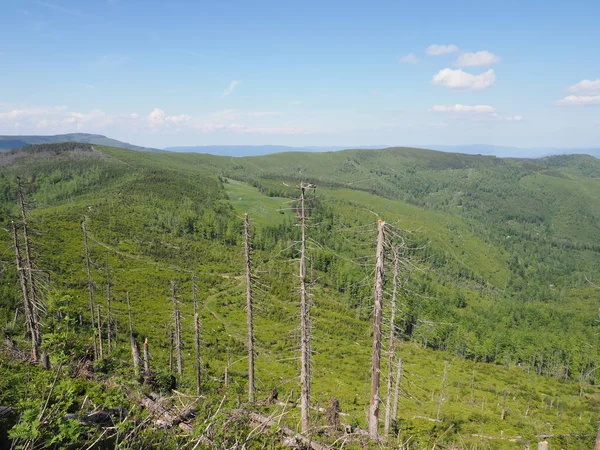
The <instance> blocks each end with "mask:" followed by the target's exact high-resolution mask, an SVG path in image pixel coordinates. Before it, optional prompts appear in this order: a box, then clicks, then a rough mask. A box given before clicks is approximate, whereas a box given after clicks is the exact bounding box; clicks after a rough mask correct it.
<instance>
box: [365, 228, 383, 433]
mask: <svg viewBox="0 0 600 450" xmlns="http://www.w3.org/2000/svg"><path fill="white" fill-rule="evenodd" d="M384 242H385V222H384V221H383V220H381V219H379V221H378V222H377V250H376V254H375V289H374V297H375V311H374V313H373V352H372V362H371V399H370V405H369V415H368V419H369V436H370V437H371V438H372V439H379V376H380V368H381V322H382V317H383V278H384V274H385V269H384V264H383V262H384V256H385V255H384Z"/></svg>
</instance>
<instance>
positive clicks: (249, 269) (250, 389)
mask: <svg viewBox="0 0 600 450" xmlns="http://www.w3.org/2000/svg"><path fill="white" fill-rule="evenodd" d="M244 249H245V254H246V322H247V325H248V400H249V401H250V403H254V325H253V323H252V320H253V318H252V259H251V256H250V251H251V243H250V221H249V220H248V213H245V214H244Z"/></svg>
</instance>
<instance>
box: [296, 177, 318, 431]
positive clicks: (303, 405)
mask: <svg viewBox="0 0 600 450" xmlns="http://www.w3.org/2000/svg"><path fill="white" fill-rule="evenodd" d="M315 188H316V186H315V185H314V184H305V183H301V184H300V186H299V187H298V189H300V211H299V220H300V229H301V235H302V238H301V241H300V270H299V272H300V273H299V275H300V416H301V427H302V433H306V432H308V428H309V422H310V420H309V411H310V353H309V345H310V310H309V304H308V303H309V299H308V296H307V290H306V191H307V190H310V189H315Z"/></svg>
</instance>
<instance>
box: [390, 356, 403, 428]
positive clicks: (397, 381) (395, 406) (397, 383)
mask: <svg viewBox="0 0 600 450" xmlns="http://www.w3.org/2000/svg"><path fill="white" fill-rule="evenodd" d="M400 380H402V358H398V364H397V366H396V379H395V385H394V404H393V405H392V422H394V421H396V420H398V400H399V398H400Z"/></svg>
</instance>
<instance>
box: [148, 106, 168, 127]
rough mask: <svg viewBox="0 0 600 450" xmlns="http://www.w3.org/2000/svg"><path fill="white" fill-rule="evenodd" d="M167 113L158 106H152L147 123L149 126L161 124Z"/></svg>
mask: <svg viewBox="0 0 600 450" xmlns="http://www.w3.org/2000/svg"><path fill="white" fill-rule="evenodd" d="M166 116H167V114H166V113H165V112H164V110H162V109H160V108H154V109H153V110H152V112H151V113H150V114H148V123H149V124H150V126H158V125H162V124H163V122H164V121H165V117H166Z"/></svg>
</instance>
